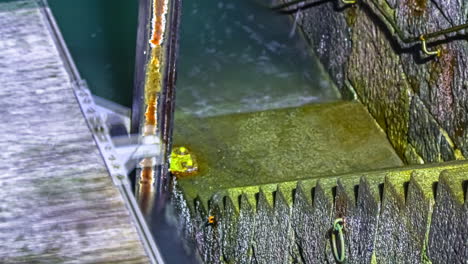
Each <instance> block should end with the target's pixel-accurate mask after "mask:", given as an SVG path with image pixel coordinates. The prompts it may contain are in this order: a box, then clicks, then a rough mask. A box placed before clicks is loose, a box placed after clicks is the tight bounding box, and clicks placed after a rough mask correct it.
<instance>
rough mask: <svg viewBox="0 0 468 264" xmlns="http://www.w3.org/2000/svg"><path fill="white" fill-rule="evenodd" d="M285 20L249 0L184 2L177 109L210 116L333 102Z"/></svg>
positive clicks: (327, 85)
mask: <svg viewBox="0 0 468 264" xmlns="http://www.w3.org/2000/svg"><path fill="white" fill-rule="evenodd" d="M309 51H310V50H309V48H308V47H307V44H306V43H305V41H304V39H303V38H302V37H301V35H300V34H299V33H298V32H296V31H295V30H294V26H293V23H292V21H291V20H290V18H289V17H288V16H285V15H280V14H277V13H275V12H273V11H271V10H269V9H268V8H265V6H262V5H260V4H259V2H257V1H255V0H225V1H212V0H199V1H184V3H183V13H182V24H181V35H180V57H179V61H178V62H179V74H178V82H177V100H176V102H177V106H178V109H179V110H182V111H183V112H184V113H190V114H195V115H197V116H213V115H220V114H229V113H237V112H252V111H259V110H267V109H275V108H284V107H291V106H298V105H303V104H306V103H310V102H318V101H329V100H333V99H336V98H337V97H338V95H337V92H336V90H335V88H334V87H333V86H332V84H331V82H329V81H328V80H327V79H326V78H325V77H324V75H323V74H322V70H321V69H320V67H319V65H318V62H317V60H316V58H315V57H313V56H311V54H310V52H309Z"/></svg>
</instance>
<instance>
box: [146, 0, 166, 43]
mask: <svg viewBox="0 0 468 264" xmlns="http://www.w3.org/2000/svg"><path fill="white" fill-rule="evenodd" d="M166 13H167V0H153V21H152V22H153V32H152V35H151V40H150V43H151V44H152V45H154V46H158V45H161V43H162V39H163V36H164V29H165V27H166Z"/></svg>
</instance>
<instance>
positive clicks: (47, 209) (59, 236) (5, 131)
mask: <svg viewBox="0 0 468 264" xmlns="http://www.w3.org/2000/svg"><path fill="white" fill-rule="evenodd" d="M46 23H47V22H46V20H45V18H44V15H43V13H41V10H40V7H39V5H38V4H37V3H36V2H34V1H21V2H6V3H5V2H4V3H0V106H1V107H0V149H1V151H0V160H1V163H0V263H89V262H93V263H111V262H112V263H116V262H118V263H147V262H148V258H147V256H146V253H145V250H144V247H143V245H142V243H141V241H140V238H139V236H138V233H137V229H136V228H135V226H134V224H133V223H132V219H131V215H130V213H129V211H128V209H127V207H126V204H125V202H124V199H123V198H122V195H121V193H120V192H119V190H118V189H117V188H116V187H115V186H114V185H113V184H112V181H111V178H110V177H109V175H108V172H107V170H106V168H105V165H104V162H103V160H102V158H101V156H100V154H99V151H98V149H97V148H96V145H95V143H94V140H93V138H92V134H91V133H90V131H89V129H88V127H87V125H86V123H85V120H84V119H83V116H82V113H81V110H80V108H79V105H78V103H77V100H76V98H75V95H74V93H73V88H72V84H71V81H70V76H69V75H68V74H67V72H66V71H65V70H64V65H63V61H62V60H61V57H60V56H59V53H58V51H57V48H56V46H55V44H54V40H53V38H52V35H51V32H50V30H49V29H48V27H47V24H46ZM77 23H79V22H77Z"/></svg>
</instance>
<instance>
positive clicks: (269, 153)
mask: <svg viewBox="0 0 468 264" xmlns="http://www.w3.org/2000/svg"><path fill="white" fill-rule="evenodd" d="M175 126H176V129H175V130H174V144H175V145H176V146H178V145H180V146H186V147H188V148H189V149H190V151H191V152H192V153H193V154H194V155H195V157H196V159H197V162H198V163H199V174H197V175H195V176H188V177H185V178H179V179H178V183H179V185H180V187H181V188H182V189H183V191H184V193H185V194H187V195H188V196H190V197H195V196H197V195H200V196H204V197H209V196H210V195H212V194H213V192H214V191H219V190H221V189H226V188H231V187H241V186H250V185H257V184H266V183H275V182H276V183H278V182H283V181H290V180H300V179H304V178H311V177H319V176H329V175H339V174H344V173H350V172H355V171H367V170H373V169H382V168H390V167H398V166H403V163H402V161H401V160H400V158H399V157H398V155H396V153H395V151H394V150H393V148H392V146H391V145H390V143H389V142H388V140H387V137H386V135H385V133H384V132H383V131H382V130H381V129H380V128H379V127H378V126H377V124H376V123H375V121H374V120H373V119H372V118H371V117H370V115H369V114H368V113H367V112H366V110H365V109H364V107H363V106H362V105H361V104H359V103H357V102H336V103H324V104H311V105H306V106H302V107H298V108H286V109H276V110H270V111H263V112H254V113H246V114H234V115H225V116H217V117H209V118H194V117H187V116H178V117H176V121H175ZM205 195H206V196H205Z"/></svg>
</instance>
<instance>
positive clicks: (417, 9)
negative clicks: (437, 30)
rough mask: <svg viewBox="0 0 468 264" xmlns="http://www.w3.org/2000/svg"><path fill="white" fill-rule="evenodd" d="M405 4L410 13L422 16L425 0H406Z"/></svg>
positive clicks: (424, 9) (425, 6)
mask: <svg viewBox="0 0 468 264" xmlns="http://www.w3.org/2000/svg"><path fill="white" fill-rule="evenodd" d="M406 6H407V7H408V9H409V11H410V15H413V16H422V15H424V12H425V11H426V8H427V0H407V1H406Z"/></svg>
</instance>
